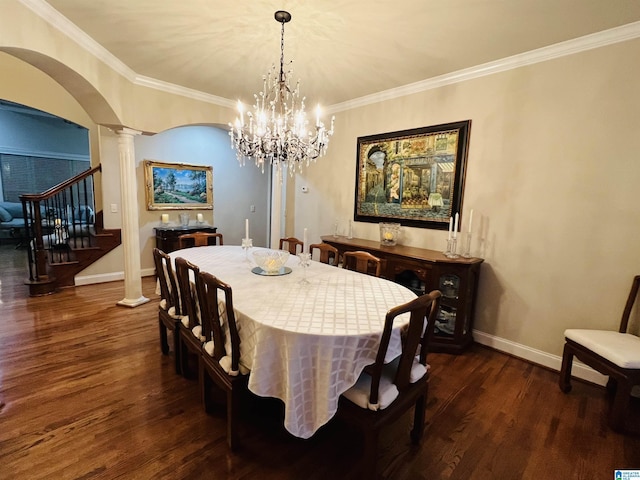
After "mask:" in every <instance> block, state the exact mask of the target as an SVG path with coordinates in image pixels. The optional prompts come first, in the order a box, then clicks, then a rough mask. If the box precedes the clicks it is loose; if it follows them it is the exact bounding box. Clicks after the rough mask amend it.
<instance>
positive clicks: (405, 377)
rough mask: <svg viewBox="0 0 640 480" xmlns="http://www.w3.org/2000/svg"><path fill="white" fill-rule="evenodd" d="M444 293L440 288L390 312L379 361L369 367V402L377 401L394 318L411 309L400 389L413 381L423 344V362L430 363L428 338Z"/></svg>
mask: <svg viewBox="0 0 640 480" xmlns="http://www.w3.org/2000/svg"><path fill="white" fill-rule="evenodd" d="M441 295H442V294H441V293H440V291H438V290H434V291H432V292H430V293H428V294H425V295H421V296H420V297H418V298H415V299H414V300H411V301H409V302H407V303H404V304H402V305H398V306H397V307H394V308H392V309H391V310H389V311H388V312H387V315H386V317H385V323H384V329H383V331H382V337H381V339H380V346H379V348H378V354H377V356H376V362H375V363H374V364H373V367H372V368H371V369H370V372H371V392H370V394H369V402H370V403H371V404H376V403H378V393H379V389H380V378H381V376H382V370H383V368H384V360H385V357H386V354H387V349H388V348H389V341H390V340H391V332H392V330H393V324H394V320H395V319H396V318H397V317H398V316H399V315H402V314H404V313H408V312H410V317H409V323H408V324H407V327H406V329H405V330H404V331H403V335H402V337H403V338H402V353H401V355H400V360H399V362H398V369H397V371H396V374H395V377H394V382H393V383H394V384H395V385H396V386H397V387H398V390H399V391H400V392H402V390H403V389H405V388H406V387H407V386H408V385H409V384H410V383H411V382H410V377H411V369H412V366H413V361H414V359H415V357H416V355H417V354H418V347H420V356H419V361H420V363H422V364H423V365H425V366H426V364H427V363H426V362H427V344H428V339H429V338H430V337H431V335H432V332H433V330H434V327H435V320H436V315H437V312H438V306H439V304H440V297H441ZM425 322H426V326H425Z"/></svg>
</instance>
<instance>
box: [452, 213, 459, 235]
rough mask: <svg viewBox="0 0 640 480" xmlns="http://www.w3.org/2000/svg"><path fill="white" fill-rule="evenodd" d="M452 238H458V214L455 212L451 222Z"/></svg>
mask: <svg viewBox="0 0 640 480" xmlns="http://www.w3.org/2000/svg"><path fill="white" fill-rule="evenodd" d="M453 238H458V214H457V213H456V219H455V220H454V222H453Z"/></svg>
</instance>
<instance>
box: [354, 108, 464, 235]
mask: <svg viewBox="0 0 640 480" xmlns="http://www.w3.org/2000/svg"><path fill="white" fill-rule="evenodd" d="M470 127H471V120H465V121H461V122H455V123H447V124H442V125H434V126H430V127H422V128H415V129H412V130H403V131H399V132H390V133H383V134H378V135H369V136H366V137H358V152H357V157H358V158H357V171H356V198H355V212H354V220H356V221H360V222H375V223H378V222H394V223H400V224H401V225H407V226H411V227H422V228H434V229H441V230H446V229H447V228H449V217H451V216H453V215H455V213H456V212H460V210H461V208H462V197H463V193H464V174H465V168H466V161H467V153H468V146H469V132H470Z"/></svg>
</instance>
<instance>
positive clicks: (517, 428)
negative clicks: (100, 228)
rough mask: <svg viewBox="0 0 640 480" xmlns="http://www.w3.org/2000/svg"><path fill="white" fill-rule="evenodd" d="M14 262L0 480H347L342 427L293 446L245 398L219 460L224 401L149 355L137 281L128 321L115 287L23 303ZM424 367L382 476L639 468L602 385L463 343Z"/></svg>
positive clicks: (276, 412)
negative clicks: (215, 403)
mask: <svg viewBox="0 0 640 480" xmlns="http://www.w3.org/2000/svg"><path fill="white" fill-rule="evenodd" d="M24 255H26V253H25V252H24V251H21V250H14V248H13V246H6V245H1V246H0V265H1V268H0V302H1V303H0V309H1V312H2V315H1V316H0V479H1V480H4V479H11V480H14V479H17V480H22V479H25V480H26V479H28V480H38V479H151V478H154V479H210V478H215V479H230V480H231V479H238V480H239V479H243V480H246V479H260V480H282V479H295V480H298V479H318V480H326V479H328V478H331V479H334V478H340V479H342V478H353V479H357V478H359V476H358V469H357V467H358V463H357V462H358V459H359V454H360V448H361V446H360V445H361V440H360V436H359V433H358V432H357V431H354V430H352V429H350V428H349V427H348V426H346V425H344V424H341V423H340V422H338V421H332V422H330V423H329V424H328V425H326V426H325V427H323V428H322V429H321V430H320V431H319V432H318V433H317V434H316V435H315V436H314V437H312V438H311V439H308V440H300V439H297V438H294V437H292V436H291V435H289V434H288V433H287V432H286V431H284V429H283V427H282V408H281V405H280V404H279V402H278V401H275V400H268V399H256V398H254V397H252V396H249V397H248V398H247V399H246V400H245V402H244V404H243V421H242V423H241V425H240V427H241V441H242V447H241V448H240V449H239V450H238V451H237V452H233V453H232V452H230V451H229V450H228V448H227V446H226V421H225V416H224V415H225V410H224V407H223V405H220V407H219V408H217V409H215V410H214V412H213V413H212V414H209V415H207V414H205V412H204V410H203V408H202V406H201V405H200V397H199V392H198V386H197V382H195V381H192V380H187V379H184V378H182V377H180V376H178V375H176V374H175V373H174V366H173V361H172V358H171V357H165V356H163V355H162V354H161V353H160V346H159V341H158V329H157V323H156V322H157V301H158V298H157V296H156V295H155V284H154V281H153V279H152V278H145V279H143V294H144V295H145V296H147V297H148V298H150V299H151V302H149V303H148V304H145V305H142V306H139V307H136V308H133V309H130V308H126V307H120V306H116V302H117V301H119V300H121V299H122V298H123V294H124V287H123V283H122V282H112V283H108V284H101V285H94V286H82V287H76V288H69V289H65V290H62V291H60V292H58V293H56V294H54V295H50V296H47V297H40V298H28V297H27V287H26V286H24V285H23V282H24V280H25V279H26V276H27V275H26V273H25V272H26V269H25V270H23V267H24V264H25V262H24V257H22V256H24ZM430 363H431V365H432V381H431V384H430V390H429V400H428V406H427V425H426V428H425V433H424V437H423V442H422V444H421V445H420V446H419V447H414V446H412V445H411V443H410V441H409V434H408V432H409V430H410V428H411V421H412V415H411V414H410V413H409V414H407V415H405V416H404V417H402V418H401V419H400V420H399V421H398V422H397V423H396V424H395V425H393V426H391V427H390V428H389V429H387V430H386V431H384V432H383V434H382V438H381V448H380V452H381V453H380V458H379V462H378V463H379V465H378V469H379V471H380V472H381V475H382V477H383V478H388V479H394V480H396V479H397V480H434V479H435V480H439V479H451V480H462V479H464V480H466V479H478V480H484V479H497V478H500V479H532V480H533V479H541V478H544V479H554V478H562V479H584V480H587V479H589V480H591V479H596V478H613V471H614V469H618V468H627V469H630V468H636V469H640V438H638V437H637V436H632V435H621V434H618V433H615V432H612V431H611V430H610V429H609V428H608V426H607V418H606V412H607V402H608V398H607V395H606V393H605V391H604V389H603V388H601V387H596V386H593V385H588V384H585V383H581V382H574V388H573V391H572V392H571V393H570V394H563V393H561V392H560V390H559V388H558V385H557V375H558V374H557V372H552V371H549V370H546V369H543V368H540V367H537V366H534V365H531V364H530V363H527V362H524V361H522V360H519V359H516V358H513V357H509V356H507V355H504V354H502V353H499V352H495V351H493V350H490V349H487V348H484V347H481V346H477V345H476V346H473V348H472V349H471V350H470V351H468V352H466V353H464V354H463V355H459V356H452V355H448V354H433V355H431V356H430ZM634 418H635V417H634ZM638 418H640V417H638ZM634 421H637V418H636V419H635V420H634Z"/></svg>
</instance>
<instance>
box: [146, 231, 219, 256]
mask: <svg viewBox="0 0 640 480" xmlns="http://www.w3.org/2000/svg"><path fill="white" fill-rule="evenodd" d="M217 229H218V228H217V227H212V226H210V225H189V226H187V227H183V226H174V227H169V226H167V227H155V231H156V247H158V248H159V249H160V250H162V251H163V252H165V253H169V252H173V251H174V250H178V248H179V247H178V237H179V236H180V235H182V234H184V233H193V232H205V233H216V230H217Z"/></svg>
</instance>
